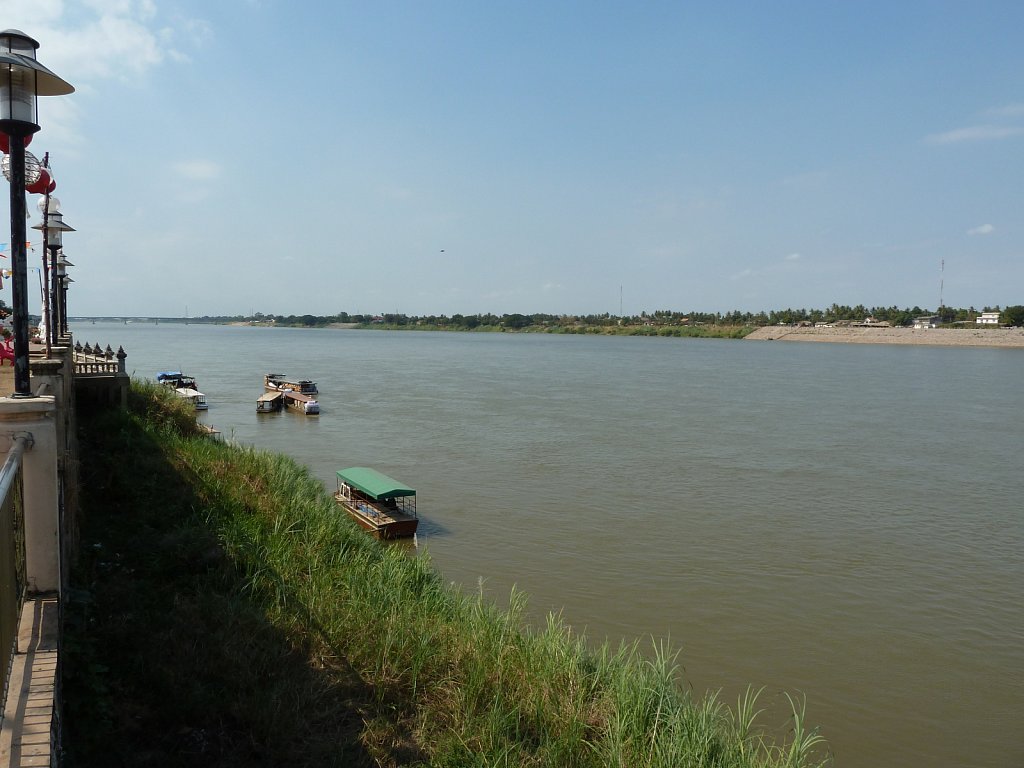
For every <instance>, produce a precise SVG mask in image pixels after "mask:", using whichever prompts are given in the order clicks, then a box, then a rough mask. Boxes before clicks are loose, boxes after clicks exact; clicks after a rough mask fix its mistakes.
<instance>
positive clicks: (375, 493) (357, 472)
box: [338, 467, 416, 499]
mask: <svg viewBox="0 0 1024 768" xmlns="http://www.w3.org/2000/svg"><path fill="white" fill-rule="evenodd" d="M338 477H339V478H341V479H342V480H344V481H345V482H346V483H348V484H349V485H351V486H352V487H353V488H357V489H358V490H360V491H362V492H363V493H365V494H366V495H367V496H369V497H371V498H374V499H393V498H395V497H396V496H415V495H416V491H415V490H413V489H412V488H410V487H409V486H407V485H405V484H404V483H400V482H399V481H398V480H395V479H394V478H393V477H388V476H387V475H385V474H384V473H383V472H378V471H377V470H376V469H370V468H369V467H349V468H348V469H342V470H339V471H338Z"/></svg>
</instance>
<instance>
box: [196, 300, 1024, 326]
mask: <svg viewBox="0 0 1024 768" xmlns="http://www.w3.org/2000/svg"><path fill="white" fill-rule="evenodd" d="M982 312H1000V322H1001V324H1003V325H1014V326H1024V305H1016V306H1011V307H1006V308H1005V309H1000V308H999V307H998V306H996V307H984V308H983V309H980V310H979V309H975V308H974V307H968V308H966V309H965V308H956V307H941V308H939V310H937V311H934V312H933V311H931V310H927V309H922V308H921V307H916V306H915V307H907V308H903V309H901V308H899V307H896V306H892V307H866V306H864V305H863V304H858V305H856V306H848V305H843V304H833V305H832V306H830V307H828V308H827V309H793V308H787V309H775V310H771V311H770V312H764V311H762V312H749V311H747V312H745V311H742V310H738V309H737V310H733V311H731V312H725V313H722V312H677V311H675V310H667V309H660V310H656V311H654V312H641V313H640V314H639V315H630V316H618V315H613V314H610V313H608V312H605V313H603V314H594V315H552V314H546V313H541V312H537V313H534V314H530V315H524V314H519V313H512V314H503V315H495V314H491V313H487V314H475V315H462V314H454V315H406V314H401V313H394V314H392V313H383V314H379V315H367V314H349V313H348V312H339V313H338V314H336V315H268V314H263V313H262V312H257V313H255V314H254V315H250V316H243V315H234V316H217V317H211V316H203V317H198V318H190V319H189V322H193V323H230V322H250V323H265V324H267V325H278V326H289V327H305V328H324V327H327V326H330V325H336V324H346V325H355V326H358V327H365V328H380V327H383V328H418V329H423V330H453V331H505V330H508V331H521V330H527V329H529V330H537V331H547V332H554V333H559V332H561V333H573V332H580V329H598V330H600V329H608V330H609V331H610V330H611V329H614V328H623V327H626V328H637V327H640V328H643V327H672V326H697V327H699V326H741V327H751V328H753V327H759V326H765V325H780V324H781V325H796V324H799V323H841V322H863V321H864V320H866V319H868V318H872V319H873V320H875V321H877V322H887V323H889V324H890V325H893V326H910V325H913V324H914V319H915V318H917V317H922V316H930V315H936V316H938V318H939V320H940V322H941V323H943V324H945V325H953V324H957V323H962V324H965V325H973V324H974V321H975V319H976V318H977V317H978V316H979V315H980V314H981V313H982Z"/></svg>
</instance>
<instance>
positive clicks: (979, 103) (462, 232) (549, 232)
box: [0, 0, 1024, 316]
mask: <svg viewBox="0 0 1024 768" xmlns="http://www.w3.org/2000/svg"><path fill="white" fill-rule="evenodd" d="M0 27H3V28H10V27H14V28H17V29H21V30H23V31H24V32H26V33H27V34H29V35H30V36H32V37H34V38H35V39H36V40H38V41H39V43H40V49H39V60H40V61H41V62H43V63H44V64H46V65H47V66H49V67H50V68H51V69H53V70H54V71H56V72H57V73H58V74H60V75H61V76H63V77H64V78H65V79H67V80H68V81H69V82H71V83H72V84H73V85H75V86H76V88H77V92H76V93H75V94H73V95H71V96H67V97H56V98H47V99H41V100H40V122H41V124H42V126H43V129H42V131H40V133H39V134H37V135H36V137H35V140H34V141H33V143H32V145H31V147H30V151H33V152H34V153H35V154H37V155H38V156H40V157H41V156H42V154H43V153H44V152H47V151H48V152H49V153H50V156H51V160H52V164H53V167H54V171H55V176H56V179H57V184H58V188H57V191H56V193H55V194H56V195H57V197H58V198H59V199H60V200H61V203H62V207H63V211H64V215H65V220H66V221H67V222H68V223H69V224H71V226H73V227H75V228H76V230H77V231H76V232H74V233H69V234H67V235H66V236H65V238H64V243H65V252H66V254H67V257H68V258H69V259H70V260H71V261H72V262H73V263H74V264H75V265H76V266H75V268H74V269H73V270H72V272H73V275H74V279H75V281H76V282H75V283H74V284H73V286H72V290H71V292H70V293H69V312H70V314H72V315H77V314H81V315H98V314H125V315H160V316H169V315H179V316H180V315H183V314H185V312H186V311H188V313H189V314H191V315H193V316H196V315H204V314H206V315H218V314H248V313H249V312H251V311H256V312H264V313H267V314H293V313H294V314H303V313H312V314H334V313H336V312H340V311H347V312H352V313H364V312H372V313H377V312H396V311H397V312H404V313H407V314H417V315H420V314H441V313H444V314H453V313H464V314H467V313H477V312H495V313H498V314H501V313H506V312H523V313H532V312H551V313H601V312H611V313H613V314H617V313H618V312H619V309H620V298H621V307H622V310H623V311H624V312H625V313H627V314H633V313H639V312H641V311H644V310H647V311H654V310H658V309H674V310H680V311H690V310H700V311H723V312H724V311H729V310H732V309H742V310H751V311H758V310H762V309H764V310H768V309H778V308H785V307H808V308H809V307H827V306H829V305H831V304H832V303H833V302H835V303H839V304H861V303H862V304H865V305H867V306H877V305H885V306H890V305H898V306H900V307H904V306H914V305H919V306H921V307H923V308H935V307H936V306H937V305H938V303H939V298H940V296H939V292H940V279H941V281H942V285H943V288H942V298H943V300H944V303H945V304H948V305H953V306H972V305H973V306H975V307H977V308H981V307H983V306H994V305H1002V306H1005V305H1008V304H1021V303H1024V221H1022V211H1024V192H1022V184H1024V45H1021V43H1020V40H1021V37H1020V30H1021V29H1024V3H1019V2H973V3H968V2H955V3H954V2H901V3H891V2H884V3H883V2H857V3H853V2H849V3H822V2H773V3H767V2H747V3H700V2H692V3H690V2H687V3H683V2H671V3H669V2H647V3H626V2H589V3H585V2H550V1H549V2H543V3H540V2H518V3H502V2H479V3H471V2H458V3H456V2H448V1H447V0H436V1H435V2H432V3H422V2H421V3H415V2H404V3H399V2H387V1H386V0H385V1H383V2H374V3H366V2H344V1H339V2H305V3H294V2H284V0H280V1H279V0H218V2H216V3H210V2H200V0H176V1H171V0H0ZM0 197H2V201H0V206H2V208H0V214H2V215H3V220H4V221H7V220H8V218H9V217H8V215H7V214H8V212H7V196H6V193H5V194H4V195H2V196H0ZM35 201H36V198H35V196H30V200H29V209H30V210H31V211H32V213H33V221H32V222H30V225H31V224H33V223H36V222H37V221H38V214H37V213H36V207H35ZM5 231H6V230H5ZM30 231H31V230H30ZM33 234H36V235H37V233H35V232H33ZM9 239H10V237H9V235H0V241H6V240H9ZM39 254H40V249H39V248H38V247H37V248H36V251H35V253H30V254H29V260H30V262H31V263H33V264H35V263H36V262H37V261H38V259H39ZM943 263H944V267H942V265H943ZM940 269H941V272H940ZM31 277H33V278H34V277H35V275H34V274H33V275H31ZM30 285H31V283H30ZM30 293H31V294H33V295H32V299H31V304H30V307H31V308H32V309H33V311H37V307H38V303H39V302H38V299H39V297H38V295H37V294H38V292H37V291H30ZM0 297H2V298H3V299H4V300H5V301H7V302H8V303H10V301H11V297H10V285H9V283H8V282H5V285H4V289H3V291H2V292H0Z"/></svg>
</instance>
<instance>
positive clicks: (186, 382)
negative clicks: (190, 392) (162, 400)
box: [156, 371, 199, 389]
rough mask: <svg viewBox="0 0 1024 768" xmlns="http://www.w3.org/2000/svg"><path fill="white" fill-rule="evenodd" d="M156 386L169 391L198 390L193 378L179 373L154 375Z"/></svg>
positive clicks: (163, 372) (169, 372)
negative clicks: (162, 385) (158, 385)
mask: <svg viewBox="0 0 1024 768" xmlns="http://www.w3.org/2000/svg"><path fill="white" fill-rule="evenodd" d="M156 381H157V383H158V384H164V385H165V386H168V387H170V388H171V389H199V385H197V384H196V380H195V377H194V376H186V375H185V374H184V373H182V372H181V371H160V372H158V373H157V375H156Z"/></svg>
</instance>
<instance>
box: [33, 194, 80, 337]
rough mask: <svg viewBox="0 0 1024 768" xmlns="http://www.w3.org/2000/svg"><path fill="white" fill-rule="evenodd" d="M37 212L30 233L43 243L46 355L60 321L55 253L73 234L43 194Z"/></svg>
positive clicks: (54, 201) (57, 208) (55, 202)
mask: <svg viewBox="0 0 1024 768" xmlns="http://www.w3.org/2000/svg"><path fill="white" fill-rule="evenodd" d="M39 212H40V213H41V214H43V220H42V221H41V222H40V223H39V224H34V225H33V226H32V229H41V230H42V231H43V240H44V244H45V246H46V248H45V249H44V251H43V275H44V278H45V283H46V285H47V289H46V292H45V293H44V295H43V317H44V319H45V323H46V355H47V357H49V355H50V344H51V343H52V344H54V345H56V344H57V343H58V341H57V337H58V335H59V334H58V331H59V330H60V318H59V316H58V313H57V310H58V300H57V296H58V291H59V290H60V287H59V286H58V284H57V251H59V250H60V248H61V245H62V243H63V234H64V233H65V232H74V231H75V228H74V227H72V226H69V225H68V224H66V223H65V222H64V214H62V213H61V212H60V200H58V199H57V198H56V197H53V196H52V195H50V194H47V195H46V196H45V197H41V198H39ZM46 251H49V253H50V260H49V262H47V260H46Z"/></svg>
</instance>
